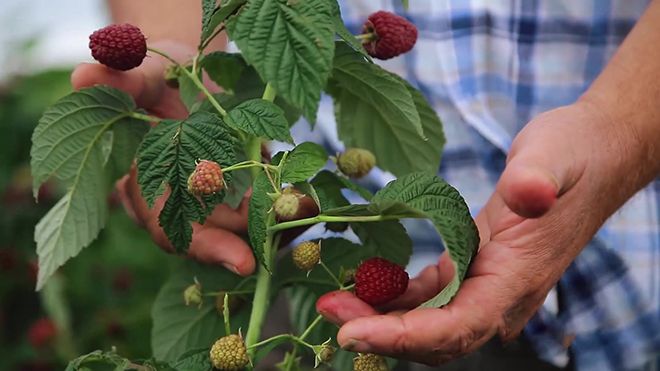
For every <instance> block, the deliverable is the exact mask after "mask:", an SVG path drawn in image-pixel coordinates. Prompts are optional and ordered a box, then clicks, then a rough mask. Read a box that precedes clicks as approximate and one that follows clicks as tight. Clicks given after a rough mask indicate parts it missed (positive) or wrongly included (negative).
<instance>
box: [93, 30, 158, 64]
mask: <svg viewBox="0 0 660 371" xmlns="http://www.w3.org/2000/svg"><path fill="white" fill-rule="evenodd" d="M89 48H90V49H91V50H92V57H94V59H96V60H97V61H99V62H101V63H102V64H104V65H106V66H108V67H110V68H113V69H115V70H120V71H127V70H130V69H131V68H135V67H137V66H139V65H140V64H142V60H143V59H144V57H145V56H146V55H147V40H146V39H145V37H144V35H143V34H142V31H140V29H139V28H137V27H135V26H133V25H131V24H128V23H126V24H112V25H110V26H106V27H103V28H101V29H99V30H96V31H94V32H93V33H92V34H91V35H89Z"/></svg>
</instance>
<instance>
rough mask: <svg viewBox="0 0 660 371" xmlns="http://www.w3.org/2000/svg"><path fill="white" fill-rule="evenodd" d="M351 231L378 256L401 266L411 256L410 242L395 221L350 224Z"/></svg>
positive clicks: (398, 223)
mask: <svg viewBox="0 0 660 371" xmlns="http://www.w3.org/2000/svg"><path fill="white" fill-rule="evenodd" d="M351 229H352V230H353V232H355V234H356V235H357V236H358V237H359V238H360V241H361V242H362V244H363V245H364V246H365V247H366V248H367V249H370V250H371V251H373V252H374V256H380V257H382V258H385V259H387V260H390V261H392V262H395V263H397V264H399V265H401V266H404V267H405V266H406V265H408V261H409V260H410V256H411V255H412V240H411V239H410V237H409V236H408V233H406V229H405V228H404V227H403V225H402V224H401V222H399V221H397V220H386V221H382V222H373V223H351Z"/></svg>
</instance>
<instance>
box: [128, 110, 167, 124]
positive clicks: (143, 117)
mask: <svg viewBox="0 0 660 371" xmlns="http://www.w3.org/2000/svg"><path fill="white" fill-rule="evenodd" d="M130 115H131V117H132V118H134V119H138V120H142V121H146V122H156V123H158V122H160V121H161V118H160V117H156V116H151V115H145V114H143V113H140V112H131V113H130Z"/></svg>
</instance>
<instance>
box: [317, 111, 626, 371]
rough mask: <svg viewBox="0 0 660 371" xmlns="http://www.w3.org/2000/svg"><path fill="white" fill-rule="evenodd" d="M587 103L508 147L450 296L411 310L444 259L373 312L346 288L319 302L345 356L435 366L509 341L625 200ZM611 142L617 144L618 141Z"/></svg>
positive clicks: (599, 122) (438, 284)
mask: <svg viewBox="0 0 660 371" xmlns="http://www.w3.org/2000/svg"><path fill="white" fill-rule="evenodd" d="M591 107H592V106H591V105H590V104H587V103H577V104H575V105H572V106H567V107H563V108H560V109H557V110H553V111H550V112H547V113H545V114H543V115H541V116H539V117H537V118H536V119H534V120H533V121H532V122H531V123H530V124H528V125H527V126H526V127H525V129H524V130H523V131H522V132H521V133H520V134H519V135H518V136H517V138H516V139H515V141H514V144H513V146H512V148H511V151H510V154H509V158H508V161H507V166H506V168H505V170H504V173H503V174H502V176H501V178H500V180H499V182H498V184H497V188H496V191H495V192H494V194H493V195H492V196H491V197H490V199H489V200H488V202H487V203H486V205H485V206H484V208H483V209H482V210H481V212H480V213H479V215H478V216H477V217H476V220H475V221H476V224H477V227H478V229H479V234H480V237H481V243H480V249H479V252H478V254H477V255H476V256H475V258H474V261H473V263H472V266H471V269H470V271H469V272H468V276H467V278H466V279H465V281H464V282H463V285H462V286H461V288H460V290H459V292H458V294H457V295H456V297H455V298H454V299H453V300H452V302H450V303H449V304H448V305H447V306H445V307H443V308H419V309H413V308H415V307H417V306H418V305H419V304H421V303H423V302H424V301H426V300H428V299H430V298H432V297H433V296H435V295H436V294H437V293H438V292H440V290H441V289H442V288H443V287H444V286H445V285H446V284H447V283H448V282H449V281H450V280H451V278H452V276H453V273H454V272H453V266H452V263H451V261H450V259H449V257H448V255H447V254H446V253H445V254H443V256H442V257H441V259H440V261H439V263H438V264H437V265H433V266H429V267H427V268H426V269H424V270H423V271H422V272H421V274H420V275H419V276H418V277H417V278H415V279H413V280H411V281H410V284H409V287H408V290H407V291H406V293H405V294H404V295H403V296H402V297H400V298H398V299H397V300H396V301H395V302H392V303H390V304H388V305H387V307H385V308H378V309H380V310H382V311H383V313H387V314H380V312H379V311H378V310H377V309H375V308H372V307H370V306H369V305H367V304H366V303H364V302H362V301H360V300H359V299H358V298H356V297H355V296H354V295H353V294H351V293H349V292H345V291H344V292H332V293H329V294H326V295H324V296H323V297H321V298H320V299H319V301H318V302H317V310H318V311H319V313H321V314H322V315H324V316H325V317H326V318H327V319H328V320H330V321H332V322H334V323H337V324H339V325H343V326H342V327H341V329H340V331H339V334H338V336H337V341H338V342H339V344H340V345H341V346H342V347H343V348H345V349H348V350H351V351H355V352H362V353H378V354H383V355H389V356H393V357H397V358H404V359H409V360H412V361H418V362H423V363H427V364H431V365H434V364H438V363H442V362H446V361H448V360H451V359H453V358H456V357H459V356H461V355H464V354H467V353H469V352H472V351H474V350H476V349H477V348H478V347H479V346H481V345H482V344H484V343H485V342H486V341H488V340H489V339H490V338H491V337H493V336H495V335H498V334H499V335H500V336H501V337H502V338H503V339H504V340H505V341H506V340H511V339H513V338H515V337H516V336H517V335H518V334H519V333H520V332H521V331H522V329H523V327H524V326H525V324H526V322H527V321H528V320H529V319H530V318H531V316H532V315H533V314H534V313H535V312H536V310H537V309H538V308H539V307H540V306H541V304H542V303H543V301H544V299H545V297H546V295H547V293H548V292H549V291H550V289H551V288H552V287H553V286H554V285H555V283H556V282H557V281H558V280H559V278H560V276H561V275H562V273H563V272H564V270H565V269H566V268H567V267H568V265H569V264H570V263H571V261H572V260H573V259H574V258H575V257H576V256H577V255H578V254H579V252H580V251H581V249H582V248H583V247H584V246H585V245H586V244H587V242H588V241H589V240H590V239H591V237H592V236H593V234H594V233H595V232H596V231H597V229H598V228H599V227H600V225H601V224H602V223H603V221H604V220H605V219H606V218H607V217H608V216H609V215H610V214H611V213H612V212H614V210H616V209H617V208H618V207H619V206H620V203H621V202H623V201H622V200H621V197H619V195H620V194H622V192H621V190H620V180H619V179H620V178H621V177H622V176H624V174H619V173H617V172H618V169H620V168H621V167H620V166H617V164H618V163H620V160H618V158H617V156H621V153H618V152H616V151H612V149H611V148H609V146H610V145H611V143H615V145H616V144H620V141H618V140H617V138H618V136H617V135H618V133H614V132H613V131H612V130H611V129H610V128H612V127H615V125H605V124H604V123H605V121H607V119H606V118H605V117H603V116H600V114H599V113H598V112H597V111H595V110H594V109H592V108H591ZM617 142H618V143H617Z"/></svg>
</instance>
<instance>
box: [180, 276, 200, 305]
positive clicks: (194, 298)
mask: <svg viewBox="0 0 660 371" xmlns="http://www.w3.org/2000/svg"><path fill="white" fill-rule="evenodd" d="M183 301H184V303H186V306H190V305H197V306H198V307H201V306H202V285H201V284H200V283H199V282H198V281H197V280H195V283H194V284H192V285H190V286H188V287H186V289H185V290H183Z"/></svg>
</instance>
